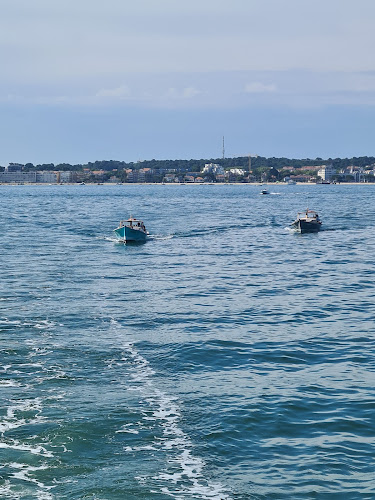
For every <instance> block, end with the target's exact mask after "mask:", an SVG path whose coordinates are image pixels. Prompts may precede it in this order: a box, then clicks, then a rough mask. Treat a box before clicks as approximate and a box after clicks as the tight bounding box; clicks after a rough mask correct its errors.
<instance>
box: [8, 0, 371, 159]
mask: <svg viewBox="0 0 375 500" xmlns="http://www.w3.org/2000/svg"><path fill="white" fill-rule="evenodd" d="M374 21H375V2H374V1H373V0H356V1H355V2H354V0H324V1H323V0H231V2H228V1H223V0H200V1H198V0H189V1H182V0H181V1H177V0H159V1H156V0H137V2H130V1H128V0H106V1H105V2H104V1H99V0H74V1H73V0H64V1H62V0H54V1H51V0H33V1H30V0H2V1H1V6H0V64H1V69H2V76H1V79H0V110H1V116H2V120H1V123H0V164H1V165H5V164H7V163H8V162H10V161H19V162H26V161H31V162H33V163H41V162H48V163H49V162H53V163H59V162H69V163H79V162H87V161H94V160H99V159H118V160H125V161H137V160H139V159H151V158H171V159H174V158H202V157H204V158H216V157H219V156H220V155H221V147H222V136H223V135H224V136H225V143H226V153H227V155H228V156H241V155H247V154H249V153H252V154H259V155H262V156H289V157H300V158H306V157H313V158H315V157H316V156H320V157H329V156H331V157H336V156H358V155H374V154H375V152H374V140H373V136H374V134H373V123H374V121H375V120H374V118H375V58H374V57H373V47H374V46H375V44H374V30H373V25H374Z"/></svg>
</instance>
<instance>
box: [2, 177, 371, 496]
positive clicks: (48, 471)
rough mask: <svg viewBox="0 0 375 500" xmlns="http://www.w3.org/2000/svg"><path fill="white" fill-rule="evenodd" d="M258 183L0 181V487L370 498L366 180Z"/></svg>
mask: <svg viewBox="0 0 375 500" xmlns="http://www.w3.org/2000/svg"><path fill="white" fill-rule="evenodd" d="M270 191H271V193H272V194H270V195H269V196H261V195H260V194H259V192H260V187H255V186H246V185H237V186H224V185H217V186H131V185H122V186H120V185H115V186H89V185H86V186H13V187H12V186H0V200H1V216H0V242H1V281H0V356H1V357H0V397H1V406H0V498H1V499H27V500H29V499H39V500H60V499H91V500H94V499H95V500H120V499H121V500H122V499H125V500H133V499H134V500H140V499H151V500H168V499H171V498H172V499H178V500H192V499H211V500H212V499H220V500H224V499H225V500H229V499H233V500H250V499H254V500H263V499H264V500H268V499H291V498H292V499H330V500H331V499H358V498H360V499H373V498H375V453H374V452H375V391H374V387H375V349H374V347H375V346H374V340H375V325H374V302H375V269H374V251H375V196H374V194H375V186H371V185H362V186H345V185H336V186H327V185H323V186H278V185H275V186H273V187H271V188H270ZM307 207H309V208H312V209H315V210H317V211H318V212H319V214H320V216H321V218H322V220H323V224H324V225H323V229H322V231H321V232H320V233H319V234H307V235H298V234H295V233H293V232H291V231H290V230H289V229H288V224H289V223H290V222H292V220H293V219H294V217H295V215H296V213H297V212H298V211H301V210H303V209H306V208H307ZM130 214H133V215H134V216H137V217H140V218H142V219H143V220H144V221H145V224H146V227H147V229H148V230H149V232H150V239H149V241H148V242H147V243H146V244H144V245H141V246H134V245H127V246H125V245H121V244H118V243H116V242H115V241H114V239H113V233H112V229H114V228H115V227H116V226H117V223H118V222H119V220H120V219H123V218H127V217H128V216H129V215H130Z"/></svg>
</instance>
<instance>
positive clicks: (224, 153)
mask: <svg viewBox="0 0 375 500" xmlns="http://www.w3.org/2000/svg"><path fill="white" fill-rule="evenodd" d="M224 158H225V146H224V136H223V160H224Z"/></svg>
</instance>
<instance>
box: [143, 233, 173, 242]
mask: <svg viewBox="0 0 375 500" xmlns="http://www.w3.org/2000/svg"><path fill="white" fill-rule="evenodd" d="M148 238H149V239H150V240H155V241H166V240H171V239H172V238H174V234H166V235H162V234H151V235H150V236H149V237H148Z"/></svg>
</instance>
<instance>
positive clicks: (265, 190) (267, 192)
mask: <svg viewBox="0 0 375 500" xmlns="http://www.w3.org/2000/svg"><path fill="white" fill-rule="evenodd" d="M260 194H270V192H269V191H268V190H267V189H262V191H261V192H260Z"/></svg>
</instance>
